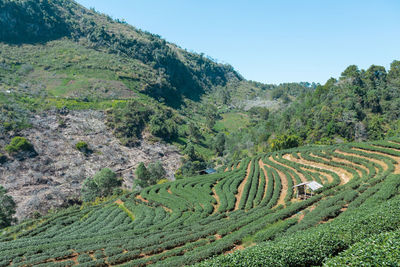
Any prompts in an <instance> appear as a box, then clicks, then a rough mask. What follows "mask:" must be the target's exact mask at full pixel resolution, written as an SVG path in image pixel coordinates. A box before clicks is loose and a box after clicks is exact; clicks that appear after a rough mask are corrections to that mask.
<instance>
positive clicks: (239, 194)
mask: <svg viewBox="0 0 400 267" xmlns="http://www.w3.org/2000/svg"><path fill="white" fill-rule="evenodd" d="M250 168H251V161H250V162H249V165H247V171H246V177H245V178H244V180H243V181H242V183H241V184H240V185H239V188H238V193H237V194H236V196H235V197H236V203H235V209H234V210H238V209H239V203H240V200H241V199H242V195H243V188H244V186H245V185H246V183H247V180H248V179H249V175H250Z"/></svg>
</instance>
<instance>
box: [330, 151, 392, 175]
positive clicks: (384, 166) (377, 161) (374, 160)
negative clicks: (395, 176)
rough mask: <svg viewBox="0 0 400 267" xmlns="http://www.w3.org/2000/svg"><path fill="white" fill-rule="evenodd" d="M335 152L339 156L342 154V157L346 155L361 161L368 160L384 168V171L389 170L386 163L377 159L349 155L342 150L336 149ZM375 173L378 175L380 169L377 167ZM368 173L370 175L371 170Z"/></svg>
mask: <svg viewBox="0 0 400 267" xmlns="http://www.w3.org/2000/svg"><path fill="white" fill-rule="evenodd" d="M335 152H336V153H339V154H342V155H345V156H351V157H357V158H361V159H366V160H369V161H372V162H374V163H376V164H378V165H380V166H382V168H383V170H387V168H388V166H387V165H386V164H385V162H383V161H380V160H377V159H372V158H368V157H364V156H360V155H358V154H352V153H347V152H344V151H341V150H340V149H336V150H335ZM365 168H366V167H365ZM367 170H368V169H367ZM375 171H376V172H377V173H378V171H379V169H378V168H377V167H375ZM368 173H369V170H368Z"/></svg>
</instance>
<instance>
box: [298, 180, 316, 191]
mask: <svg viewBox="0 0 400 267" xmlns="http://www.w3.org/2000/svg"><path fill="white" fill-rule="evenodd" d="M302 185H305V186H307V187H308V188H310V189H311V190H312V191H315V190H317V189H320V188H321V187H323V185H322V184H320V183H317V182H316V181H311V182H304V183H301V184H298V185H295V186H293V187H299V186H302Z"/></svg>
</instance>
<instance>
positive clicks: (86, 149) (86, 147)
mask: <svg viewBox="0 0 400 267" xmlns="http://www.w3.org/2000/svg"><path fill="white" fill-rule="evenodd" d="M75 148H76V149H77V150H78V151H80V152H82V153H84V154H89V153H91V152H92V151H91V150H90V149H89V145H88V144H87V143H86V142H84V141H79V142H78V143H76V145H75Z"/></svg>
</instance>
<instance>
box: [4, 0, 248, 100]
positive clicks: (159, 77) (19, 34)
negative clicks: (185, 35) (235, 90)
mask: <svg viewBox="0 0 400 267" xmlns="http://www.w3.org/2000/svg"><path fill="white" fill-rule="evenodd" d="M61 38H64V39H69V40H73V41H75V42H78V43H79V44H80V45H81V46H84V47H86V48H94V49H96V50H98V51H102V52H106V53H109V54H116V55H121V56H126V57H128V58H131V59H136V60H138V61H140V62H141V63H143V64H144V65H146V66H147V67H149V68H150V70H151V72H150V74H151V77H146V78H147V79H146V84H145V85H144V86H143V88H141V89H142V90H143V92H145V93H146V94H148V95H151V96H153V97H155V98H156V99H158V100H164V101H165V102H166V103H167V104H169V105H172V106H179V105H180V104H181V101H182V98H189V99H192V100H198V99H199V97H200V96H201V95H202V94H203V93H204V92H206V91H207V90H208V89H210V88H212V87H215V86H225V85H226V84H227V83H228V82H229V81H240V80H242V77H241V76H240V75H239V74H238V73H237V72H236V71H235V70H234V69H233V68H232V66H230V65H223V64H218V63H216V62H214V61H212V60H210V59H208V58H206V57H204V56H203V55H202V54H195V53H189V52H187V51H185V50H184V49H181V48H180V47H178V46H176V45H174V44H171V43H168V42H166V41H165V40H163V39H162V38H161V37H160V36H158V35H154V34H150V33H148V32H143V31H141V30H138V29H136V28H134V27H132V26H130V25H128V24H126V23H125V22H124V21H120V20H113V19H112V18H110V17H109V16H106V15H103V14H99V13H98V12H95V11H94V10H88V9H86V8H84V7H83V6H81V5H79V4H77V3H76V2H74V1H72V0H54V1H49V0H40V1H37V0H2V1H0V42H4V43H8V44H18V45H19V44H27V43H29V44H39V43H42V44H44V43H46V42H48V41H53V40H58V39H61ZM122 76H123V77H124V78H126V79H134V80H135V79H140V78H141V77H136V76H132V75H125V76H124V75H122Z"/></svg>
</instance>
